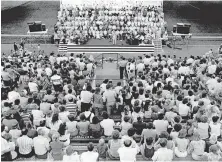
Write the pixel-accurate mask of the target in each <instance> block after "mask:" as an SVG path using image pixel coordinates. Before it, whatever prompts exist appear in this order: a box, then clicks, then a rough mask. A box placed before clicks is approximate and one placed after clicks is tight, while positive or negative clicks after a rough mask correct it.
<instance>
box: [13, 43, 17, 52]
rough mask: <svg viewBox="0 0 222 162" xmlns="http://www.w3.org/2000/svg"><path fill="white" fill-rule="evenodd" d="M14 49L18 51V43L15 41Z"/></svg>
mask: <svg viewBox="0 0 222 162" xmlns="http://www.w3.org/2000/svg"><path fill="white" fill-rule="evenodd" d="M14 51H15V52H17V51H18V45H17V43H16V42H14Z"/></svg>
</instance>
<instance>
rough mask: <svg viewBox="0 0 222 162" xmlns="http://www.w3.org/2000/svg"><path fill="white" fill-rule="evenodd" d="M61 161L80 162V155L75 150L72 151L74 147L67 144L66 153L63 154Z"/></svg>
mask: <svg viewBox="0 0 222 162" xmlns="http://www.w3.org/2000/svg"><path fill="white" fill-rule="evenodd" d="M63 161H65V162H68V161H72V162H80V155H78V153H77V152H74V148H73V147H72V146H68V147H67V148H66V155H63Z"/></svg>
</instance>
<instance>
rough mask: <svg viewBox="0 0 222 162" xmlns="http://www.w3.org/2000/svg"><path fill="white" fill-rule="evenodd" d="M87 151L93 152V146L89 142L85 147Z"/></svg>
mask: <svg viewBox="0 0 222 162" xmlns="http://www.w3.org/2000/svg"><path fill="white" fill-rule="evenodd" d="M87 149H88V151H93V149H94V145H93V143H92V142H90V143H89V144H88V145H87Z"/></svg>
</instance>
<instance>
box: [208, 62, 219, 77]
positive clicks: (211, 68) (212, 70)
mask: <svg viewBox="0 0 222 162" xmlns="http://www.w3.org/2000/svg"><path fill="white" fill-rule="evenodd" d="M216 69H217V65H216V63H215V62H214V61H212V65H210V66H208V68H207V71H208V74H214V73H215V72H216Z"/></svg>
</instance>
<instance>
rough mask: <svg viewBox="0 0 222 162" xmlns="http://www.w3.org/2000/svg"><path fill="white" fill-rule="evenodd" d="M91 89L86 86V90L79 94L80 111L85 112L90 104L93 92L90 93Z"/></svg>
mask: <svg viewBox="0 0 222 162" xmlns="http://www.w3.org/2000/svg"><path fill="white" fill-rule="evenodd" d="M91 90H92V87H91V86H87V87H86V91H82V92H81V94H80V98H81V112H85V111H86V110H88V109H89V108H90V106H91V101H92V98H93V94H92V92H91Z"/></svg>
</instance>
